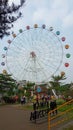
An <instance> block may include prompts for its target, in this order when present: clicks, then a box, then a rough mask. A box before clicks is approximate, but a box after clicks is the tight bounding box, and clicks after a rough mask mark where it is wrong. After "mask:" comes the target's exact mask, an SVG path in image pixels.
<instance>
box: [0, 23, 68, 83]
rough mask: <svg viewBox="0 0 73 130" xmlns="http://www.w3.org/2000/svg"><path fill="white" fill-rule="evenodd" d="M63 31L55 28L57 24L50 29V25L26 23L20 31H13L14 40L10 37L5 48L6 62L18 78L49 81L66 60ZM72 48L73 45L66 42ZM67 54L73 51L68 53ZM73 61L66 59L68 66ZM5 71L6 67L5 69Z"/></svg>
mask: <svg viewBox="0 0 73 130" xmlns="http://www.w3.org/2000/svg"><path fill="white" fill-rule="evenodd" d="M59 35H60V31H56V33H54V32H53V27H50V28H48V29H47V27H46V25H42V26H41V27H38V25H37V24H35V25H34V27H30V26H26V28H25V29H24V30H22V29H20V30H19V33H18V34H17V35H16V34H15V33H13V34H12V36H13V38H12V40H10V39H9V40H8V41H7V42H8V46H5V47H4V48H3V49H4V51H5V54H2V58H3V59H4V61H2V63H1V65H2V66H7V70H8V71H9V73H10V74H12V76H13V77H14V78H16V80H18V81H20V80H21V81H22V80H26V81H31V82H35V83H41V82H47V81H48V79H49V78H50V77H51V76H52V75H54V74H55V73H56V71H57V70H58V69H59V68H60V66H61V64H62V61H63V45H62V42H64V41H65V37H62V38H59ZM65 48H66V49H68V48H69V45H68V44H67V45H65ZM66 56H67V58H69V57H70V54H66ZM68 66H69V63H65V67H68ZM3 71H5V69H4V70H3ZM62 74H63V72H62Z"/></svg>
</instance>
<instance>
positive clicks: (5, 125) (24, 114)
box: [0, 106, 48, 130]
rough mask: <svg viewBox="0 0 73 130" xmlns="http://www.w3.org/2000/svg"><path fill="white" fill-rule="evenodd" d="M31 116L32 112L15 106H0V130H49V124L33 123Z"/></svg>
mask: <svg viewBox="0 0 73 130" xmlns="http://www.w3.org/2000/svg"><path fill="white" fill-rule="evenodd" d="M29 115H30V111H26V110H25V111H24V110H21V109H18V108H17V107H13V106H0V130H48V124H47V122H44V123H42V124H41V123H40V124H34V123H31V122H30V121H29Z"/></svg>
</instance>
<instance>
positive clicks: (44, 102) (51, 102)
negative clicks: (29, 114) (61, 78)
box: [33, 99, 57, 115]
mask: <svg viewBox="0 0 73 130" xmlns="http://www.w3.org/2000/svg"><path fill="white" fill-rule="evenodd" d="M44 107H46V108H49V110H51V111H52V114H53V115H54V114H57V103H56V100H53V99H52V100H49V101H48V100H43V99H42V101H39V100H36V102H34V103H33V110H34V111H35V110H38V109H39V108H42V109H43V108H44ZM54 109H55V110H54Z"/></svg>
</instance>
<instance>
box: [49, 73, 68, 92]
mask: <svg viewBox="0 0 73 130" xmlns="http://www.w3.org/2000/svg"><path fill="white" fill-rule="evenodd" d="M65 79H66V76H65V74H64V75H58V76H52V80H51V81H50V82H49V83H50V85H51V89H55V90H56V91H57V92H59V91H60V87H61V86H62V85H63V84H64V83H63V81H64V80H65Z"/></svg>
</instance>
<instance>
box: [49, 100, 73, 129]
mask: <svg viewBox="0 0 73 130" xmlns="http://www.w3.org/2000/svg"><path fill="white" fill-rule="evenodd" d="M71 102H73V99H72V100H70V101H68V102H66V103H63V104H62V105H60V106H58V107H57V108H55V109H54V110H51V111H49V113H48V130H51V127H53V126H56V125H57V124H60V123H61V122H63V121H65V120H68V118H67V117H65V118H63V119H61V120H60V121H59V120H58V121H57V122H56V123H53V124H52V125H51V120H53V119H55V118H56V117H59V116H61V115H64V114H65V113H68V112H70V111H71V110H73V108H70V109H67V110H65V111H63V112H61V113H58V114H57V115H55V116H54V117H51V113H52V112H54V111H55V110H58V109H59V108H62V107H64V106H66V105H68V104H69V103H71Z"/></svg>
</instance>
